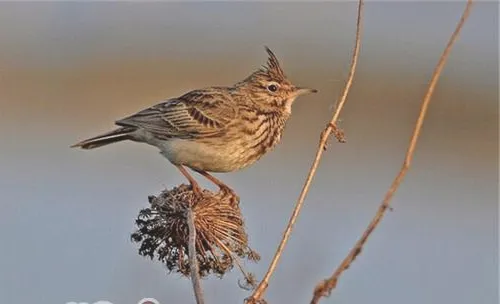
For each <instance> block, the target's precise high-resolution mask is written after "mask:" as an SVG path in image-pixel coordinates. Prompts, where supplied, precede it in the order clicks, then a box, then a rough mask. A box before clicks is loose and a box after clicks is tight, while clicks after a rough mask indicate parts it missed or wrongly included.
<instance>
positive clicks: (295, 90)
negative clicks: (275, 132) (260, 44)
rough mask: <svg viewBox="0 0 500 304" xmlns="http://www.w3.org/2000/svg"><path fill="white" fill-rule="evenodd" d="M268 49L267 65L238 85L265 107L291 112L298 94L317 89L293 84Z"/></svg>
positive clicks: (253, 99)
mask: <svg viewBox="0 0 500 304" xmlns="http://www.w3.org/2000/svg"><path fill="white" fill-rule="evenodd" d="M266 51H267V53H268V55H269V58H268V60H267V65H265V66H263V67H262V68H261V69H259V70H257V71H255V72H254V73H252V75H250V76H249V77H247V78H246V79H245V80H243V81H242V82H240V83H238V85H237V87H238V88H240V89H241V90H242V91H244V92H245V94H249V95H250V96H249V97H250V98H251V99H252V101H253V102H255V103H258V104H259V105H261V106H264V107H265V108H270V109H272V108H275V109H277V110H281V111H286V112H288V113H290V111H291V107H292V103H293V102H294V100H295V99H296V98H297V97H298V96H300V95H303V94H308V93H316V92H317V90H315V89H311V88H304V87H298V86H295V85H294V84H292V83H291V82H290V80H288V78H287V77H286V75H285V73H284V72H283V69H282V68H281V66H280V63H279V61H278V58H276V56H275V55H274V53H273V52H272V51H271V50H270V49H269V48H268V47H266Z"/></svg>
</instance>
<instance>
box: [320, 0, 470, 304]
mask: <svg viewBox="0 0 500 304" xmlns="http://www.w3.org/2000/svg"><path fill="white" fill-rule="evenodd" d="M471 6H472V0H468V1H467V6H466V7H465V10H464V12H463V14H462V17H461V18H460V21H459V22H458V24H457V27H456V29H455V31H454V32H453V34H452V35H451V37H450V40H449V42H448V44H447V46H446V48H445V50H444V51H443V54H442V55H441V57H440V59H439V62H438V63H437V65H436V68H435V70H434V73H433V75H432V78H431V81H430V83H429V88H428V89H427V92H426V94H425V96H424V98H423V100H422V105H421V108H420V114H419V116H418V119H417V122H416V124H415V129H414V131H413V134H412V136H411V139H410V144H409V146H408V150H407V152H406V157H405V160H404V162H403V166H402V168H401V170H400V171H399V173H398V175H397V176H396V178H395V179H394V181H393V182H392V185H391V187H390V188H389V190H388V191H387V193H386V195H385V197H384V199H383V201H382V203H381V204H380V207H379V208H378V210H377V213H376V214H375V216H374V217H373V219H372V221H371V222H370V224H369V225H368V227H367V228H366V230H365V232H364V233H363V235H362V236H361V238H360V239H359V240H358V241H357V243H356V244H355V246H354V247H353V248H352V249H351V251H350V252H349V254H348V255H347V257H346V258H345V259H344V260H343V261H342V263H341V264H340V265H339V267H338V268H337V269H336V270H335V272H334V273H333V275H332V276H331V277H330V278H328V279H326V280H324V281H323V282H321V283H320V284H318V285H317V286H316V288H315V290H314V295H313V298H312V300H311V304H316V303H318V302H319V300H320V299H321V298H322V297H324V296H328V295H329V294H330V293H331V292H332V290H333V289H334V288H335V286H336V285H337V281H338V279H339V277H340V275H341V274H342V273H343V272H344V270H346V269H347V268H349V266H350V265H351V263H352V262H353V261H354V260H355V259H356V257H357V256H358V255H359V254H360V253H361V251H362V249H363V246H364V244H365V243H366V241H367V240H368V238H369V236H370V235H371V234H372V232H373V231H374V230H375V228H376V227H377V226H378V224H379V223H380V221H381V220H382V218H383V217H384V215H385V212H386V211H387V209H388V208H389V204H390V201H391V199H392V197H393V196H394V193H395V192H396V190H397V189H398V187H399V185H400V184H401V182H402V180H403V178H404V176H405V175H406V172H407V171H408V169H409V168H410V165H411V161H412V159H413V154H414V152H415V147H416V145H417V140H418V137H419V135H420V131H421V129H422V124H423V122H424V119H425V115H426V113H427V109H428V107H429V103H430V101H431V97H432V94H433V93H434V89H435V88H436V85H437V82H438V80H439V77H440V75H441V72H442V71H443V68H444V66H445V63H446V60H447V59H448V56H449V54H450V51H451V49H452V47H453V45H454V43H455V41H456V40H457V38H458V35H459V33H460V31H461V29H462V27H463V25H464V23H465V21H466V20H467V17H468V16H469V13H470V9H471Z"/></svg>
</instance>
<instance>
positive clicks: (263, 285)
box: [247, 0, 364, 303]
mask: <svg viewBox="0 0 500 304" xmlns="http://www.w3.org/2000/svg"><path fill="white" fill-rule="evenodd" d="M363 5H364V3H363V0H359V3H358V16H357V24H356V40H355V45H354V51H353V55H352V60H351V68H350V71H349V76H348V80H347V82H346V84H345V87H344V91H343V93H342V95H341V98H340V100H339V102H338V106H337V108H336V109H335V112H334V113H333V117H332V119H331V120H330V122H329V123H328V125H327V126H326V128H325V129H324V130H323V132H322V133H321V138H320V141H319V145H318V150H317V152H316V157H315V159H314V162H313V163H312V165H311V168H310V170H309V173H308V175H307V178H306V181H305V183H304V186H303V188H302V192H301V193H300V196H299V198H298V200H297V204H296V205H295V209H294V210H293V213H292V216H291V217H290V220H289V222H288V226H287V228H286V230H285V231H284V233H283V237H282V239H281V242H280V244H279V246H278V249H277V250H276V253H275V255H274V257H273V260H272V262H271V264H270V266H269V269H268V270H267V273H266V274H265V276H264V278H263V279H262V281H261V282H260V283H259V286H258V287H257V288H256V289H255V291H254V293H253V294H252V295H251V296H250V297H249V298H248V299H247V302H248V303H258V302H259V301H261V300H262V296H263V294H264V292H265V291H266V289H267V286H268V285H269V279H270V277H271V275H272V274H273V272H274V270H275V269H276V266H277V264H278V261H279V259H280V257H281V255H282V253H283V250H284V248H285V245H286V243H287V242H288V239H289V237H290V234H291V232H292V229H293V225H294V224H295V221H296V220H297V217H298V215H299V213H300V210H301V208H302V205H303V204H304V200H305V198H306V195H307V193H308V191H309V187H310V185H311V182H312V179H313V177H314V174H315V173H316V169H317V168H318V165H319V162H320V160H321V156H322V154H323V152H324V151H325V147H326V143H327V141H328V137H329V136H330V134H331V133H332V131H335V132H336V133H337V132H339V129H338V127H337V120H338V118H339V116H340V113H341V111H342V108H343V107H344V104H345V102H346V100H347V95H348V94H349V90H350V88H351V86H352V83H353V79H354V73H355V71H356V65H357V62H358V56H359V50H360V42H361V28H362V15H363Z"/></svg>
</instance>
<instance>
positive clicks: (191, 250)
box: [186, 207, 205, 304]
mask: <svg viewBox="0 0 500 304" xmlns="http://www.w3.org/2000/svg"><path fill="white" fill-rule="evenodd" d="M186 219H187V224H188V229H189V245H188V254H189V268H190V272H191V282H192V283H193V290H194V296H195V298H196V303H197V304H204V303H205V301H204V299H203V290H202V289H201V281H200V274H199V271H198V259H197V257H196V228H195V225H194V215H193V210H192V209H191V207H189V208H188V210H187V216H186Z"/></svg>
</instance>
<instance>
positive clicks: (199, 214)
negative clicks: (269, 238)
mask: <svg viewBox="0 0 500 304" xmlns="http://www.w3.org/2000/svg"><path fill="white" fill-rule="evenodd" d="M148 199H149V203H150V204H151V206H150V207H149V208H146V209H143V210H141V211H140V212H139V215H138V217H137V220H136V225H137V231H136V232H134V233H133V234H132V236H131V238H132V240H133V241H134V242H138V243H140V247H139V254H140V255H143V256H148V257H150V258H151V259H153V258H154V257H156V258H157V259H158V260H160V261H162V262H163V263H165V264H166V266H167V268H168V270H169V271H175V272H179V273H181V274H183V275H186V276H188V275H189V260H188V240H189V229H188V225H187V221H186V214H187V209H188V208H189V207H191V209H192V211H193V215H194V223H195V228H196V236H197V237H196V253H197V259H198V266H199V271H200V276H202V277H204V276H207V275H208V274H210V273H215V274H217V275H219V276H222V275H223V274H225V273H226V272H227V271H228V270H230V269H231V268H232V267H233V265H234V264H233V258H234V257H235V256H237V257H240V258H247V259H249V260H252V261H255V260H258V259H259V257H258V254H257V253H256V252H254V251H252V250H251V249H250V248H249V247H248V238H247V234H246V232H245V229H244V222H243V217H242V215H241V211H240V208H239V205H238V203H239V202H238V198H235V197H233V196H232V195H230V194H226V193H222V192H218V193H213V192H210V191H208V190H203V193H202V196H201V197H197V196H196V195H194V193H193V191H192V190H191V188H190V187H189V186H187V185H180V186H178V187H175V188H173V189H171V190H164V191H163V192H162V193H161V194H160V195H159V196H157V197H155V196H150V197H149V198H148Z"/></svg>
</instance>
